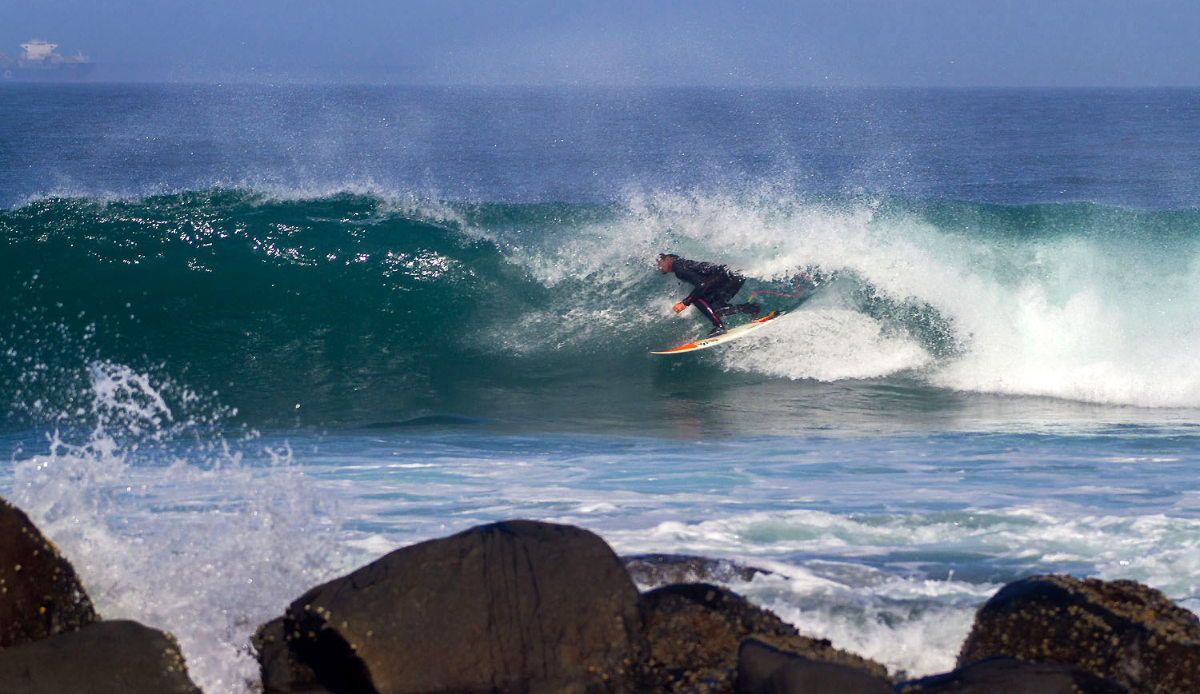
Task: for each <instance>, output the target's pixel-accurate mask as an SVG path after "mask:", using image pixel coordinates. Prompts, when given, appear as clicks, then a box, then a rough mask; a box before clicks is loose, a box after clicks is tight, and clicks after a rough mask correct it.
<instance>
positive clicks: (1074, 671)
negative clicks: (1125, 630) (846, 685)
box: [896, 656, 1129, 694]
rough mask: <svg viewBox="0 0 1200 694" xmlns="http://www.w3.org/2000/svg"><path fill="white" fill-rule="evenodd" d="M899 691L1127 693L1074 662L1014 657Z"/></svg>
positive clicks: (927, 679)
mask: <svg viewBox="0 0 1200 694" xmlns="http://www.w3.org/2000/svg"><path fill="white" fill-rule="evenodd" d="M896 691H897V692H899V694H1128V693H1129V690H1128V689H1126V688H1125V687H1122V686H1121V685H1119V684H1117V683H1116V682H1113V681H1112V680H1106V679H1101V678H1100V677H1097V676H1096V675H1094V674H1092V673H1090V672H1088V671H1087V670H1084V669H1083V668H1081V667H1078V666H1076V665H1064V664H1061V663H1031V662H1028V661H1025V660H1017V659H1016V658H1006V657H1002V656H1000V657H996V658H988V659H987V660H980V661H978V662H975V663H972V664H970V665H968V666H966V667H964V668H961V669H959V670H955V671H954V672H950V673H946V674H944V675H934V676H932V677H924V678H922V679H919V680H912V681H910V682H905V683H903V684H901V685H899V686H897V687H896Z"/></svg>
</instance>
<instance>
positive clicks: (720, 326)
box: [692, 298, 725, 337]
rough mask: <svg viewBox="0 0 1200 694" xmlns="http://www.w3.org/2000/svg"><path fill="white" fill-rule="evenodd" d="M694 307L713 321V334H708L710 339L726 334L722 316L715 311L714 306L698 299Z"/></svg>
mask: <svg viewBox="0 0 1200 694" xmlns="http://www.w3.org/2000/svg"><path fill="white" fill-rule="evenodd" d="M692 306H695V307H696V310H697V311H699V312H700V313H703V314H704V317H705V318H707V319H708V320H710V321H712V324H713V329H712V332H710V333H709V334H708V337H712V336H713V335H720V334H721V333H723V332H725V324H724V323H722V322H721V318H720V316H718V315H717V313H716V312H715V311H713V308H712V306H711V305H709V303H708V302H707V301H705V300H704V299H699V298H698V299H696V302H695V303H693V304H692Z"/></svg>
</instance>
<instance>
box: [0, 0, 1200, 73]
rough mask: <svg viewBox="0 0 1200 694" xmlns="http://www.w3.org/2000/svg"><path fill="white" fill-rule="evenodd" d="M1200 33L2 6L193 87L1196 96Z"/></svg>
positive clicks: (731, 11)
mask: <svg viewBox="0 0 1200 694" xmlns="http://www.w3.org/2000/svg"><path fill="white" fill-rule="evenodd" d="M1198 31H1200V2H1197V0H1123V1H1118V0H992V1H988V0H793V1H792V2H780V1H769V0H748V1H746V2H736V1H730V2H710V1H708V0H643V1H641V2H634V1H630V0H512V1H505V0H493V1H488V0H427V1H423V2H409V1H400V2H395V1H393V2H387V1H385V0H337V1H336V2H335V1H333V0H0V51H3V52H4V53H7V54H8V55H9V56H10V57H15V56H16V54H17V53H18V52H19V51H20V48H19V44H21V43H22V42H25V41H28V40H29V39H31V38H40V39H45V40H47V41H51V42H54V43H57V44H59V49H58V52H59V53H63V54H72V55H73V54H75V53H76V52H78V51H82V52H84V53H85V54H87V55H89V56H90V57H91V58H92V60H93V61H94V62H96V63H97V64H98V65H106V66H115V65H124V66H129V65H143V66H155V67H156V68H157V69H159V70H162V71H166V72H164V73H163V74H169V75H173V76H175V77H177V78H178V77H188V76H198V75H204V74H213V75H221V74H242V75H245V74H259V75H275V76H283V77H291V78H301V79H302V78H304V76H306V75H337V74H342V75H346V76H348V77H349V78H351V79H353V78H355V76H361V75H368V76H370V75H374V76H380V75H382V76H386V77H387V78H388V79H389V80H390V81H397V82H405V81H407V82H420V83H447V84H457V83H480V84H512V83H522V84H570V83H583V84H618V85H628V84H721V85H778V86H787V85H812V84H828V85H852V86H857V85H898V86H1009V85H1016V86H1025V85H1036V86H1171V85H1189V86H1196V85H1200V40H1198V39H1197V36H1196V35H1197V32H1198ZM251 68H253V72H252V71H251Z"/></svg>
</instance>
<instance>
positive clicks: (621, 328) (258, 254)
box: [0, 189, 1200, 426]
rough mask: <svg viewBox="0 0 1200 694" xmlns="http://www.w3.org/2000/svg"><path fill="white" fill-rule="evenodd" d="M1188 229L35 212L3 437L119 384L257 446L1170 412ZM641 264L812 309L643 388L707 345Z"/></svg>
mask: <svg viewBox="0 0 1200 694" xmlns="http://www.w3.org/2000/svg"><path fill="white" fill-rule="evenodd" d="M1198 230H1200V214H1198V213H1197V212H1196V211H1190V210H1181V211H1163V212H1137V211H1129V210H1121V209H1117V208H1108V207H1103V206H1097V205H1089V204H1070V205H1039V206H1024V207H1005V206H987V205H979V204H974V203H955V202H945V201H934V200H904V199H895V198H883V199H869V200H859V199H851V200H842V201H833V202H830V201H811V200H806V199H803V198H795V197H792V198H782V199H781V198H780V197H779V196H776V195H763V196H761V197H759V198H754V199H748V198H745V197H743V198H739V199H730V198H725V197H720V196H704V195H656V196H648V197H640V198H633V199H629V200H626V201H623V202H622V203H620V204H610V205H598V204H527V205H521V204H508V203H495V204H462V203H459V204H447V203H438V202H434V201H428V200H416V199H396V198H383V197H379V196H374V195H363V194H335V195H327V196H323V197H316V198H314V197H304V196H297V197H294V198H283V197H278V196H265V195H262V194H259V193H256V192H253V191H246V190H229V189H212V190H202V191H191V192H186V193H182V194H178V195H168V196H156V197H148V198H139V199H131V200H95V199H59V198H51V199H43V200H39V201H36V202H33V203H30V204H27V205H25V206H24V207H21V208H18V209H16V210H11V211H7V212H3V213H0V245H2V246H3V249H2V252H0V284H2V291H3V295H4V296H5V297H6V302H5V305H4V307H3V318H4V321H3V326H2V330H3V332H2V333H0V355H2V358H0V369H3V371H4V373H3V376H4V378H3V383H2V384H0V397H2V401H3V402H4V403H5V404H6V419H7V421H8V423H9V425H10V426H12V425H16V426H24V425H27V424H29V423H30V422H31V421H34V422H36V421H45V420H47V419H54V418H62V417H63V416H64V413H71V412H75V411H77V410H78V408H79V402H80V401H82V400H83V399H85V397H86V396H85V394H86V393H87V392H88V391H89V389H91V388H93V387H94V383H93V382H94V379H95V374H96V373H97V367H96V365H97V364H115V365H121V366H123V367H128V368H131V369H133V370H134V371H136V372H139V373H152V374H154V375H155V378H157V379H158V380H160V381H162V382H170V383H177V384H179V385H178V387H177V388H176V389H175V391H174V392H175V395H174V400H175V403H176V407H182V406H183V405H184V404H185V403H186V402H187V401H189V400H193V399H195V398H196V397H204V398H207V397H210V396H214V394H219V400H220V401H221V402H222V403H225V404H226V405H228V406H229V407H233V408H237V409H239V410H240V411H241V414H242V416H243V417H244V418H246V419H247V420H248V421H251V422H256V423H257V422H274V423H284V424H288V423H294V422H307V423H329V422H358V423H365V424H370V423H380V422H394V421H399V422H404V421H410V420H412V419H414V418H419V417H428V416H436V415H453V416H463V417H470V418H485V419H486V418H487V417H490V416H496V415H506V414H511V413H512V412H513V411H522V410H524V409H530V408H534V409H536V408H541V411H543V412H549V413H552V415H553V414H555V413H561V412H562V409H561V407H560V406H563V407H566V408H567V409H570V408H571V407H574V406H575V403H579V402H590V403H592V404H594V405H596V407H595V408H593V409H592V410H590V411H589V412H588V414H586V416H589V417H590V416H594V414H595V412H596V411H610V410H617V411H625V412H633V413H637V412H639V411H642V410H647V411H651V412H653V411H657V410H654V409H653V408H652V407H650V403H654V402H658V401H659V400H661V399H662V396H663V393H678V392H681V389H682V391H687V390H688V389H689V388H691V387H692V386H691V385H690V384H691V383H692V382H694V381H695V380H697V379H700V380H704V381H709V382H711V381H714V380H719V379H722V378H724V379H734V376H733V375H732V374H734V373H736V372H741V373H743V374H746V375H747V376H752V377H754V378H768V379H784V380H787V381H792V382H822V381H823V382H834V381H855V380H859V381H861V380H864V379H865V380H878V379H900V381H902V382H909V383H911V382H918V383H922V384H928V385H933V386H936V387H942V388H949V389H951V390H964V391H979V392H993V393H1007V394H1018V395H1022V394H1026V395H1049V396H1052V397H1066V398H1077V399H1082V400H1090V401H1098V402H1115V403H1122V404H1150V405H1185V406H1188V405H1191V404H1193V403H1192V402H1191V400H1192V399H1196V398H1200V394H1198V393H1194V392H1193V390H1195V387H1194V384H1193V383H1192V380H1190V379H1192V378H1193V376H1194V374H1192V372H1191V371H1190V370H1188V369H1189V368H1190V367H1187V366H1186V365H1185V362H1184V357H1185V356H1186V355H1187V350H1188V349H1190V347H1189V346H1188V345H1190V344H1193V342H1191V340H1192V338H1193V337H1195V336H1194V335H1193V334H1192V333H1193V332H1194V330H1192V329H1191V328H1188V327H1187V326H1188V325H1189V323H1187V322H1186V320H1187V316H1188V315H1189V314H1190V313H1191V311H1192V310H1193V309H1200V301H1196V300H1194V299H1193V298H1192V297H1195V293H1194V289H1191V288H1189V283H1190V282H1191V280H1192V278H1193V277H1194V275H1195V274H1196V273H1197V272H1198V271H1200V270H1198V267H1197V253H1196V250H1195V249H1196V244H1197V239H1198V236H1200V231H1198ZM661 250H670V251H674V252H681V253H684V254H685V255H689V256H692V257H702V258H705V259H716V260H720V261H721V262H727V263H729V264H731V265H734V266H735V267H738V268H739V269H741V270H742V271H744V272H745V273H746V274H747V275H748V276H749V280H748V282H747V288H748V290H756V289H768V290H773V291H777V292H779V293H786V292H787V291H790V288H791V286H792V281H793V277H794V276H795V275H796V274H797V273H799V272H806V273H808V274H809V275H811V276H814V277H815V278H816V279H818V280H819V281H820V284H821V293H820V294H819V295H818V296H817V298H816V299H815V300H814V301H812V302H810V303H809V304H807V305H806V306H805V310H804V311H802V312H800V313H799V314H797V317H796V319H795V320H792V322H791V323H789V324H788V326H781V328H780V329H779V330H776V331H773V336H771V337H770V338H769V339H768V338H766V337H764V339H763V340H762V341H760V342H759V343H756V345H755V346H754V347H753V348H751V347H747V346H746V345H742V346H740V347H738V348H737V349H730V350H727V351H725V352H722V353H717V354H712V355H705V356H704V357H702V358H699V359H694V360H692V361H687V362H676V363H671V364H664V363H663V362H660V361H656V360H653V359H648V358H647V357H646V352H647V351H649V350H650V349H652V348H659V347H661V346H663V345H665V344H670V343H671V342H673V341H676V340H681V339H684V338H687V337H689V336H692V335H693V334H694V333H695V332H696V331H697V330H700V329H701V326H700V324H699V323H697V322H696V321H695V320H694V317H688V316H684V317H683V318H680V317H676V316H673V314H671V312H670V310H669V307H670V304H671V303H672V302H673V301H675V300H677V299H678V298H679V296H680V295H681V292H686V288H684V287H680V286H679V285H678V284H677V283H675V282H674V281H673V280H670V279H669V278H668V279H664V278H662V277H661V276H659V275H657V273H655V272H654V271H653V270H652V267H651V261H652V259H653V257H654V254H655V253H657V252H658V251H661ZM1191 286H1194V285H1191ZM744 296H745V294H743V297H744ZM766 296H767V297H768V300H771V299H770V295H766ZM776 304H777V306H772V307H783V303H782V302H781V301H779V300H776ZM1167 308H1169V309H1170V312H1171V314H1170V315H1169V316H1166V315H1165V312H1166V311H1167ZM1149 309H1155V310H1160V311H1162V312H1164V316H1165V317H1163V318H1161V320H1159V319H1155V318H1154V317H1153V315H1152V313H1153V311H1151V310H1149ZM1191 325H1194V321H1193V323H1191ZM1060 343H1061V344H1060ZM1187 363H1190V359H1189V360H1188V361H1187ZM1164 364H1166V365H1169V366H1172V367H1174V366H1179V368H1182V369H1183V372H1182V373H1181V372H1179V370H1178V369H1176V372H1175V373H1170V372H1169V370H1168V369H1166V368H1165V367H1164ZM101 370H102V371H103V369H101ZM722 374H724V375H722ZM1064 375H1065V376H1064ZM1064 377H1065V378H1066V379H1067V380H1066V381H1063V382H1058V381H1056V380H1055V379H1062V378H1064ZM1181 383H1182V386H1181V385H1180V384H1181ZM197 394H199V395H197ZM698 397H700V399H701V400H703V399H704V397H707V396H703V395H700V396H698ZM712 397H720V396H719V394H718V395H713V396H712ZM597 403H598V404H597ZM1197 404H1200V403H1197ZM635 416H636V415H635ZM417 421H422V420H417ZM472 421H473V420H472Z"/></svg>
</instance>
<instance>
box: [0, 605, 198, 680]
mask: <svg viewBox="0 0 1200 694" xmlns="http://www.w3.org/2000/svg"><path fill="white" fill-rule="evenodd" d="M0 691H2V692H3V693H4V694H62V693H63V692H71V694H114V693H116V692H119V693H120V694H200V690H199V689H198V688H197V687H196V685H195V684H193V683H192V681H191V680H190V679H189V678H188V675H187V668H186V666H185V665H184V662H183V656H182V655H180V653H179V644H177V643H176V642H175V639H174V638H172V637H171V636H170V635H169V634H166V633H163V632H161V631H158V630H157V629H151V628H149V627H146V626H142V625H141V624H138V623H137V622H128V621H113V622H95V623H93V624H91V625H89V626H86V627H83V628H82V629H80V630H78V631H72V632H68V633H62V634H57V635H55V636H51V637H49V638H46V639H43V640H41V641H37V642H35V643H27V644H23V645H20V646H12V647H10V648H6V649H4V650H3V651H0Z"/></svg>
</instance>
